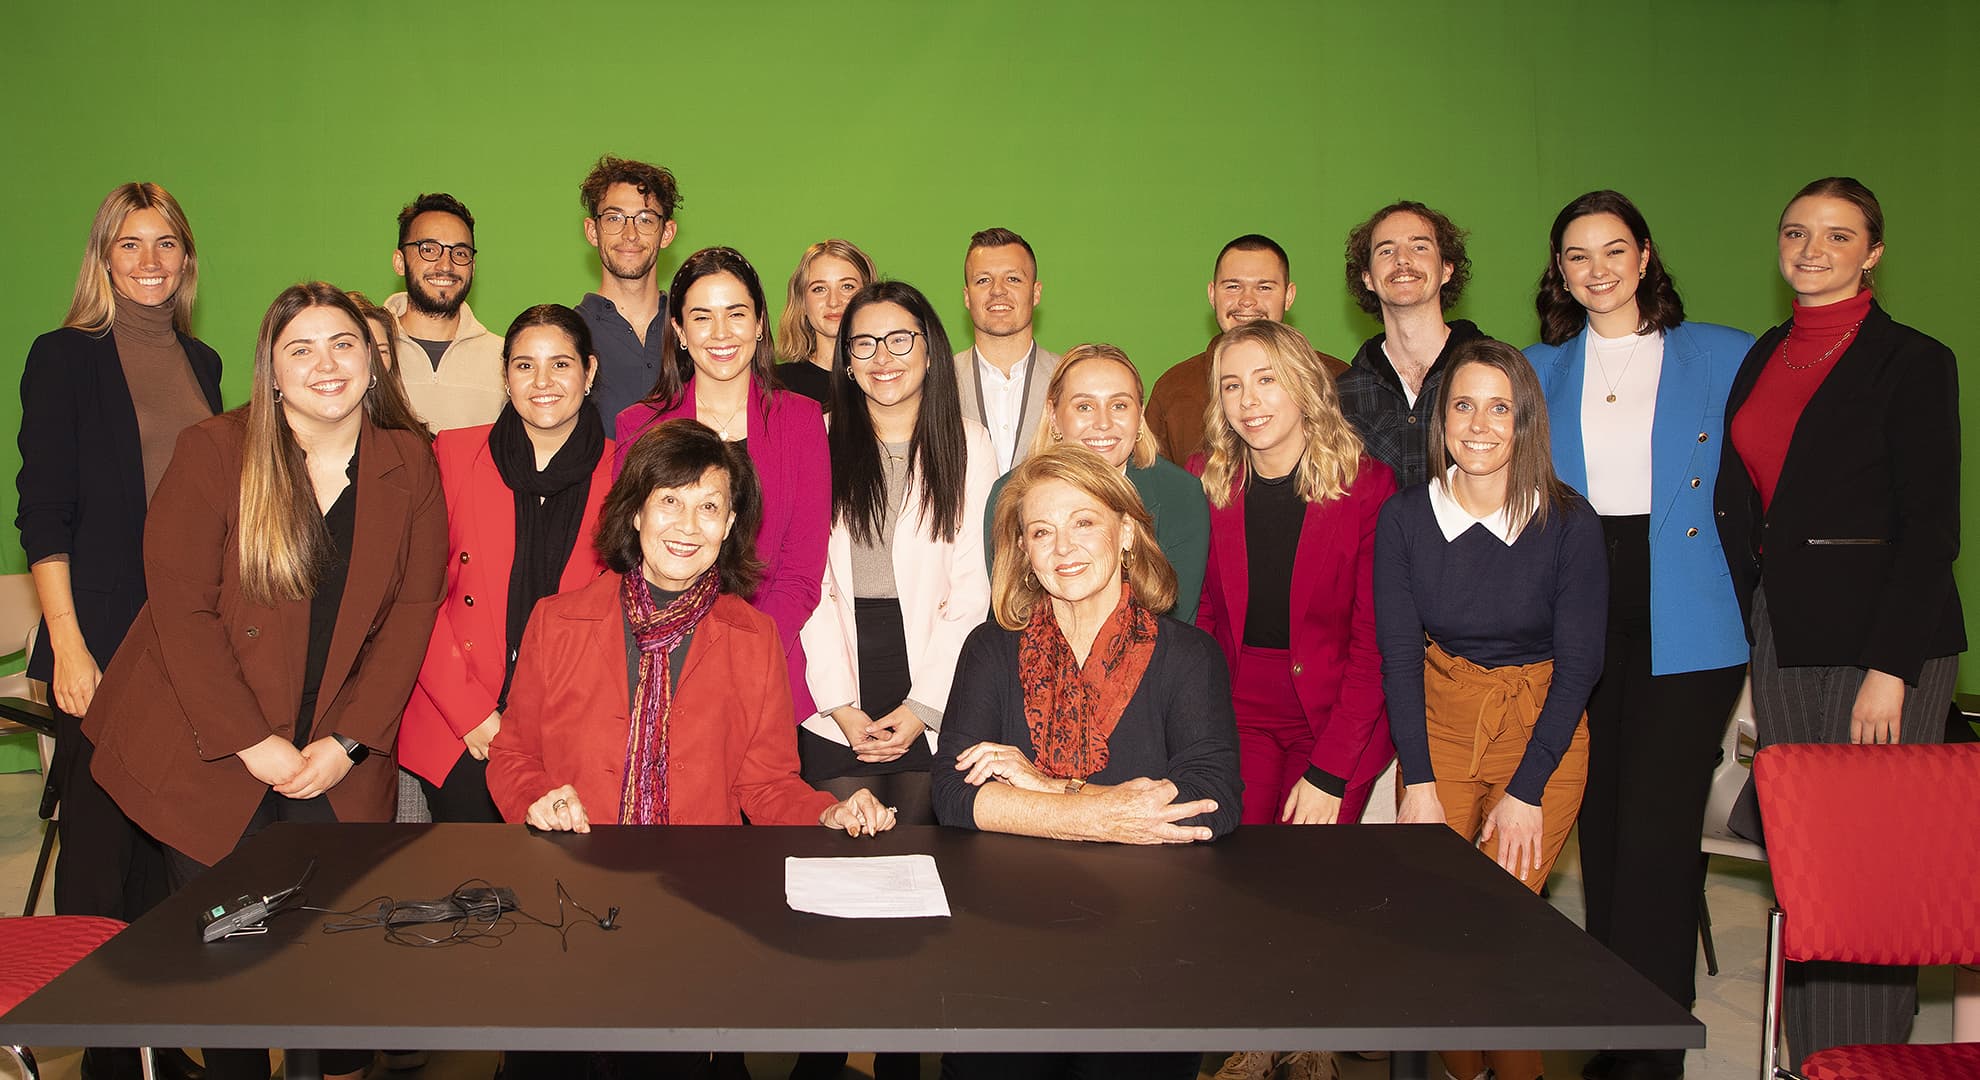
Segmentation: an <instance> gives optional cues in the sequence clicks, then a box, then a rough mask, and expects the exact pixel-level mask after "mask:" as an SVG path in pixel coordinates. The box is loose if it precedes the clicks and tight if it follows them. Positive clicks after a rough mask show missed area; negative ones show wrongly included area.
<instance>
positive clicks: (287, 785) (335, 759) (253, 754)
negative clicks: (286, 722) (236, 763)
mask: <svg viewBox="0 0 1980 1080" xmlns="http://www.w3.org/2000/svg"><path fill="white" fill-rule="evenodd" d="M234 756H235V757H237V758H240V759H241V764H242V765H245V766H247V771H248V773H249V774H250V775H252V776H253V777H254V778H255V779H256V780H259V781H261V782H262V783H264V784H267V785H268V786H269V787H270V788H273V789H274V791H275V794H277V795H283V796H286V797H288V798H291V799H314V798H316V797H317V796H318V795H321V794H323V793H324V792H326V791H329V790H330V789H331V788H333V787H336V786H337V785H338V784H339V783H342V782H343V779H344V777H345V776H346V775H348V774H349V773H350V771H351V755H350V754H348V753H346V752H345V750H344V745H343V744H342V743H340V742H338V741H337V740H336V739H333V738H331V737H330V736H328V735H325V736H324V737H323V738H321V739H316V740H314V741H312V742H310V743H309V744H308V745H306V746H304V747H303V748H302V749H300V750H298V749H296V745H295V744H294V743H292V742H290V741H289V740H288V739H286V738H284V737H283V736H280V735H270V736H268V737H267V738H265V739H263V740H261V741H260V742H258V743H255V744H254V745H253V746H250V747H248V748H247V749H245V750H241V751H239V752H237V753H235V755H234Z"/></svg>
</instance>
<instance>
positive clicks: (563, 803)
mask: <svg viewBox="0 0 1980 1080" xmlns="http://www.w3.org/2000/svg"><path fill="white" fill-rule="evenodd" d="M569 805H571V800H569V799H558V800H557V801H556V802H553V803H551V804H550V809H552V810H562V809H564V808H565V807H567V806H569Z"/></svg>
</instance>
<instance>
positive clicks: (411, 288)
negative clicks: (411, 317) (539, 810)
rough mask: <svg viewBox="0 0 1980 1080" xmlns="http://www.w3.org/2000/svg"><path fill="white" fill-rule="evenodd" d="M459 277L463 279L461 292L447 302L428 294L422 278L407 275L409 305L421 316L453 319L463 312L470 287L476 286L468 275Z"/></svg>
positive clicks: (407, 299) (407, 300)
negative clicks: (463, 305)
mask: <svg viewBox="0 0 1980 1080" xmlns="http://www.w3.org/2000/svg"><path fill="white" fill-rule="evenodd" d="M459 277H460V279H461V288H460V291H459V292H456V293H455V294H454V297H453V299H451V300H447V299H442V298H441V297H438V296H435V295H433V294H432V293H430V292H428V291H427V290H426V283H425V282H424V281H422V280H421V279H420V278H418V277H416V276H414V275H412V274H407V275H406V303H407V305H408V306H410V307H411V308H412V309H413V310H414V311H417V312H419V313H420V314H421V315H430V316H433V317H434V318H438V319H451V318H453V317H454V316H455V315H456V314H457V313H458V312H459V311H460V310H461V305H462V304H464V303H466V302H467V294H468V286H470V285H472V284H474V279H473V278H472V277H469V276H468V275H466V274H461V275H459Z"/></svg>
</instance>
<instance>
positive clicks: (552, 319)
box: [399, 304, 612, 821]
mask: <svg viewBox="0 0 1980 1080" xmlns="http://www.w3.org/2000/svg"><path fill="white" fill-rule="evenodd" d="M502 370H503V374H504V376H505V379H506V381H507V384H508V385H507V391H508V395H509V402H508V404H507V405H504V406H503V407H502V413H501V415H500V416H498V417H496V419H495V423H493V424H491V425H486V426H482V427H471V428H457V429H455V430H452V431H444V432H441V433H440V436H439V437H438V438H436V439H435V440H434V442H433V454H434V456H435V457H436V458H438V459H439V462H440V483H441V485H442V487H443V488H444V489H445V490H446V493H447V545H448V546H447V550H448V552H449V556H448V559H447V600H446V602H445V603H444V604H442V605H441V608H440V618H439V620H438V621H437V622H435V623H434V625H433V639H432V641H431V642H430V643H429V644H428V645H427V649H426V662H425V664H424V665H422V666H421V668H420V671H419V685H418V686H417V687H415V688H414V690H413V696H412V700H411V701H410V702H408V703H407V704H406V716H405V720H404V722H403V723H401V724H400V726H399V764H400V765H402V766H404V767H405V769H406V770H407V771H408V772H411V773H412V774H413V775H414V776H416V777H418V778H419V785H420V788H421V789H422V790H424V791H425V793H426V803H427V807H428V809H430V810H431V811H432V814H433V820H435V821H500V820H502V815H501V814H500V813H498V812H497V811H496V809H495V803H494V802H493V801H492V800H491V799H490V798H489V797H488V781H487V777H486V772H487V768H488V764H487V763H488V744H489V743H490V742H492V741H493V740H494V738H495V733H496V732H497V731H499V730H501V727H502V710H503V708H504V707H506V705H507V702H508V694H509V684H510V680H511V679H512V678H513V677H514V674H515V669H516V655H517V650H518V649H519V648H520V646H521V645H522V635H523V627H524V626H525V625H526V624H527V623H528V622H529V613H530V611H531V610H532V609H533V608H535V606H536V602H537V601H538V600H541V599H542V598H544V597H546V596H551V595H554V594H556V593H560V592H569V591H570V590H572V589H578V588H582V587H584V586H585V585H586V584H588V583H589V582H590V581H591V579H593V578H595V577H597V576H598V575H599V574H602V573H604V572H605V564H604V562H603V561H602V560H600V559H599V557H598V553H597V552H596V551H594V550H592V546H591V537H592V534H593V533H595V532H596V531H597V529H598V508H599V506H600V505H602V504H603V503H604V502H605V492H606V490H607V489H608V488H610V487H611V486H612V440H610V439H607V438H606V437H605V424H604V422H603V421H602V420H600V419H599V418H598V410H596V409H593V408H590V407H589V404H588V403H587V402H586V401H585V398H586V397H588V396H589V395H590V394H591V384H592V382H593V380H595V379H596V378H597V377H598V358H597V357H596V356H594V355H592V351H591V330H590V328H589V327H587V326H586V325H585V322H584V319H583V318H582V317H580V316H579V315H578V313H577V312H575V311H573V310H571V309H570V308H567V307H565V306H563V305H562V304H538V305H537V306H535V307H533V308H530V309H529V310H528V311H525V312H523V313H522V314H521V315H518V316H516V321H515V322H513V323H511V324H509V332H508V335H507V336H506V337H504V339H503V341H502Z"/></svg>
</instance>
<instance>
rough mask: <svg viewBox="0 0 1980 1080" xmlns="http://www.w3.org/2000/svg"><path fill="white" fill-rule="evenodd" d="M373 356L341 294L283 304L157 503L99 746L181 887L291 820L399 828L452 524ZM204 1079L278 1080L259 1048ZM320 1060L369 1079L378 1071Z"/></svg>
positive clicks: (289, 292)
mask: <svg viewBox="0 0 1980 1080" xmlns="http://www.w3.org/2000/svg"><path fill="white" fill-rule="evenodd" d="M374 357H375V353H374V351H373V344H372V342H371V340H370V334H369V331H368V330H367V329H366V327H365V322H364V319H363V317H362V316H361V315H360V314H359V312H358V309H357V308H356V307H355V306H354V305H353V304H352V303H351V301H350V300H349V298H347V297H346V296H345V295H344V294H343V293H342V292H340V291H338V290H337V289H335V288H334V287H332V286H329V285H325V284H323V283H321V282H312V283H309V284H304V285H294V286H291V287H289V288H288V289H286V290H284V291H283V292H282V294H281V295H280V296H278V297H277V298H276V299H275V303H274V304H273V306H271V307H270V308H269V310H268V314H267V316H266V317H265V318H264V319H263V320H262V324H261V334H260V338H259V340H258V342H257V343H256V346H255V357H254V388H253V390H252V392H251V395H250V397H249V400H248V403H247V404H246V405H245V406H242V407H241V408H238V409H235V410H233V411H232V412H229V413H224V414H222V415H220V416H216V417H214V418H212V419H210V420H207V421H204V422H202V423H200V424H197V425H195V426H193V427H191V428H188V429H187V430H186V431H185V433H184V434H183V435H181V436H180V438H179V445H178V449H177V450H176V451H175V452H174V455H173V459H172V465H171V467H170V469H169V470H167V472H166V474H165V477H164V479H163V480H162V481H161V482H160V484H159V487H158V494H157V495H156V496H155V497H154V498H153V500H152V503H151V511H150V514H149V517H148V518H147V520H146V522H145V559H144V570H145V583H146V586H147V588H148V590H149V600H148V601H147V603H146V604H145V607H144V610H143V611H141V612H140V613H139V614H138V617H137V621H136V622H135V623H134V624H133V625H132V627H131V631H130V633H129V634H128V635H127V636H126V637H125V639H124V643H123V646H122V647H121V648H119V649H118V651H117V655H116V658H115V659H113V660H112V661H111V663H110V669H109V670H108V671H107V672H105V673H104V676H103V681H102V683H101V684H100V685H99V686H98V687H97V691H96V696H95V699H94V701H93V702H92V703H91V705H90V708H89V713H88V715H87V716H86V717H85V718H84V721H83V731H84V733H85V734H87V735H88V736H89V738H90V740H91V742H92V743H94V745H95V746H96V755H95V760H94V763H93V772H94V774H95V776H96V779H97V782H98V783H100V784H102V785H103V788H104V790H106V791H108V792H109V793H110V795H111V796H112V797H113V798H115V799H116V800H117V803H118V805H119V806H121V807H122V808H123V810H124V812H125V813H126V814H128V815H129V816H130V818H131V820H133V821H135V822H136V823H137V824H138V825H139V826H141V827H142V828H144V829H145V830H146V831H147V832H149V833H150V834H151V835H152V836H154V837H156V838H157V839H158V840H159V841H160V842H161V843H163V844H164V845H165V848H166V856H167V860H168V862H169V864H170V865H169V867H168V870H169V876H170V878H171V881H172V885H173V888H174V889H175V890H176V889H178V888H182V887H184V886H185V885H187V884H188V883H190V882H191V881H192V880H193V879H194V878H196V877H197V876H198V875H199V874H200V873H201V872H203V871H204V870H205V868H206V867H208V866H211V865H212V864H213V863H215V862H218V861H219V860H220V859H221V858H223V857H225V856H226V855H227V853H228V852H230V851H232V850H233V848H234V846H235V845H236V844H237V843H239V842H240V841H241V840H243V839H245V838H246V837H248V836H251V835H253V834H254V833H256V832H258V831H259V830H260V829H262V828H264V827H265V826H267V825H269V824H272V823H274V822H277V821H314V822H327V821H390V820H391V819H392V814H393V808H394V801H395V795H396V791H397V784H398V768H397V763H396V762H395V761H394V759H393V747H394V745H395V743H396V741H397V735H398V727H399V715H400V713H401V712H402V711H403V710H404V708H405V704H406V698H407V696H408V695H409V694H410V692H411V690H412V686H413V680H414V678H415V677H416V676H417V675H418V673H419V665H420V660H421V658H422V657H424V655H425V653H426V641H427V638H428V636H429V635H430V634H431V632H432V629H433V619H434V614H435V612H436V611H437V610H438V607H439V604H440V599H441V595H442V589H443V586H444V576H443V573H442V564H443V562H444V560H445V558H446V547H447V521H446V508H445V503H444V501H443V500H442V498H441V493H440V474H439V469H438V468H437V467H436V466H435V465H434V462H433V455H432V452H431V451H430V449H429V448H428V445H427V436H426V432H425V430H424V428H422V427H421V426H420V424H419V421H418V420H417V419H416V418H415V417H414V415H413V412H412V409H411V408H410V407H409V406H408V405H407V403H406V400H405V397H404V394H403V392H401V391H399V390H398V389H397V386H398V383H397V382H396V381H395V380H392V379H389V378H385V379H380V378H377V377H375V375H374V373H373V363H374ZM344 1053H346V1054H348V1053H349V1052H344ZM237 1056H243V1060H242V1061H241V1062H238V1063H236V1062H233V1061H231V1060H229V1059H232V1058H234V1057H237ZM257 1059H258V1060H257ZM206 1061H207V1075H208V1076H209V1077H212V1078H215V1080H218V1078H220V1077H223V1076H228V1075H235V1071H234V1070H235V1069H239V1070H240V1071H239V1075H255V1076H256V1080H260V1078H263V1077H266V1076H267V1075H268V1062H267V1059H266V1057H265V1056H263V1055H262V1054H261V1052H260V1051H244V1052H243V1051H217V1052H216V1051H209V1053H208V1056H207V1058H206ZM323 1061H324V1071H325V1072H326V1073H328V1074H340V1073H352V1074H353V1075H356V1074H357V1073H361V1072H362V1071H363V1069H364V1067H365V1066H366V1065H367V1064H368V1063H369V1061H370V1054H369V1053H368V1052H365V1053H361V1054H354V1055H350V1059H349V1061H348V1063H347V1062H346V1061H344V1060H340V1055H339V1054H338V1053H326V1055H325V1057H324V1059H323ZM216 1066H218V1067H216Z"/></svg>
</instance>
